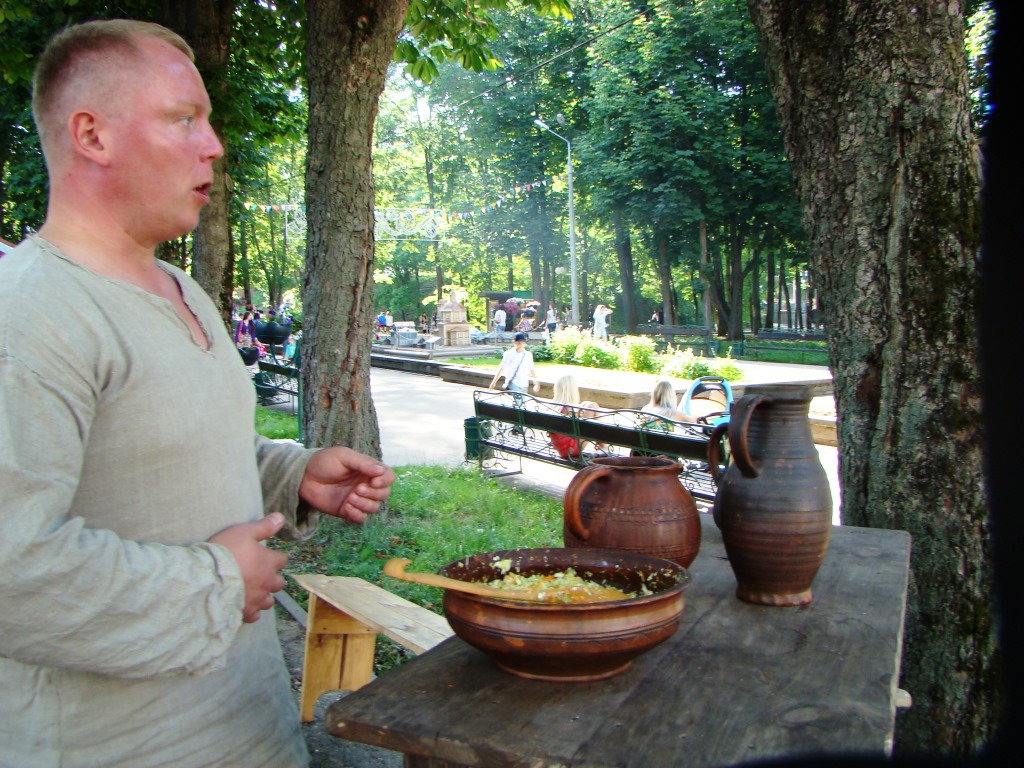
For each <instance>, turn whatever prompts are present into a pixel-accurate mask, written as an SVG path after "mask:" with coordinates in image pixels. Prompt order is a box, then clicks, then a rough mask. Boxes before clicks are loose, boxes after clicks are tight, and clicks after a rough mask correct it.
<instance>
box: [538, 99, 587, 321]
mask: <svg viewBox="0 0 1024 768" xmlns="http://www.w3.org/2000/svg"><path fill="white" fill-rule="evenodd" d="M533 122H534V123H535V124H536V125H537V126H539V127H541V128H543V129H544V130H545V131H547V132H548V133H550V134H551V135H552V136H557V137H558V138H560V139H561V140H562V141H564V142H565V146H566V148H567V149H568V152H569V155H568V159H567V160H566V163H565V169H566V172H565V176H566V179H567V180H568V182H569V278H570V285H571V286H572V288H571V290H572V324H573V325H579V322H580V289H579V279H578V278H577V274H576V206H575V200H574V197H573V193H572V142H571V141H569V140H568V139H567V138H565V136H562V135H560V134H558V133H555V132H554V131H552V130H551V128H550V126H549V125H548V124H547V123H545V122H544V121H543V120H541V119H540V118H539V117H538V118H537V119H536V120H534V121H533Z"/></svg>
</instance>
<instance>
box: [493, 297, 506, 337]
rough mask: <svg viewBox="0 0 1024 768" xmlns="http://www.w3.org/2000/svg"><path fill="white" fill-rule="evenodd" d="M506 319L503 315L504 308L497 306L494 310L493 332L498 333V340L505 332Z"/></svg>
mask: <svg viewBox="0 0 1024 768" xmlns="http://www.w3.org/2000/svg"><path fill="white" fill-rule="evenodd" d="M506 317H508V316H507V315H506V314H505V308H504V307H503V306H502V305H501V304H499V305H498V308H497V309H496V310H494V330H495V331H497V333H498V338H501V332H502V331H504V330H505V318H506Z"/></svg>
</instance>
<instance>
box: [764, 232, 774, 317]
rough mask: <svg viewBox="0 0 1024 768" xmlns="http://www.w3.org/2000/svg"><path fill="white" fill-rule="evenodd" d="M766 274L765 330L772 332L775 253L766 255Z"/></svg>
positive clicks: (771, 252)
mask: <svg viewBox="0 0 1024 768" xmlns="http://www.w3.org/2000/svg"><path fill="white" fill-rule="evenodd" d="M767 272H768V274H767V275H765V284H766V285H767V286H768V294H767V295H766V296H765V300H764V308H765V313H766V314H765V318H764V327H765V330H768V331H770V330H772V329H773V328H774V327H775V251H770V252H769V253H768V270H767Z"/></svg>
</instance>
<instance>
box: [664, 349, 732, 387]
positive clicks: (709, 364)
mask: <svg viewBox="0 0 1024 768" xmlns="http://www.w3.org/2000/svg"><path fill="white" fill-rule="evenodd" d="M721 367H722V363H720V362H719V361H718V360H717V359H716V358H712V357H698V356H697V355H695V354H693V350H691V349H674V350H672V351H671V352H669V353H668V354H667V355H665V356H664V357H663V358H662V363H661V375H662V376H667V377H669V378H672V379H698V378H700V377H701V376H710V375H712V374H714V375H721V376H725V378H727V379H729V380H730V381H732V380H735V379H739V378H740V376H739V375H734V376H728V375H726V374H725V373H723V372H721V371H720V370H719V369H720V368H721ZM731 368H732V370H733V371H734V372H735V374H738V373H739V371H738V369H736V367H735V366H731Z"/></svg>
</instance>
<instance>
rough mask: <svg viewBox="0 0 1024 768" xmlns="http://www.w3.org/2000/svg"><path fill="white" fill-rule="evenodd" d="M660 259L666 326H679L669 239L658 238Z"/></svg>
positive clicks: (660, 281) (660, 279) (658, 257)
mask: <svg viewBox="0 0 1024 768" xmlns="http://www.w3.org/2000/svg"><path fill="white" fill-rule="evenodd" d="M655 251H656V253H657V259H658V283H659V284H660V285H661V306H662V309H663V311H664V313H665V325H677V322H676V312H675V305H674V303H673V301H672V265H671V264H670V263H669V260H668V238H667V237H665V236H664V235H661V236H660V237H658V242H657V245H656V248H655Z"/></svg>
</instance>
